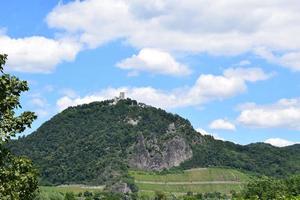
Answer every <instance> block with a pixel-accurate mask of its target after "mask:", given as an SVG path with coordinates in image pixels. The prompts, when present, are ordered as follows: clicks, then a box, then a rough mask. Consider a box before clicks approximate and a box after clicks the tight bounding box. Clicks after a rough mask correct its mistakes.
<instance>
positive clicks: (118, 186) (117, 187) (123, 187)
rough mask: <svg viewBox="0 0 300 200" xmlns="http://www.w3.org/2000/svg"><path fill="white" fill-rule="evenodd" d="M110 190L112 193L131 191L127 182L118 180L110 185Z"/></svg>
mask: <svg viewBox="0 0 300 200" xmlns="http://www.w3.org/2000/svg"><path fill="white" fill-rule="evenodd" d="M110 190H111V191H112V192H114V193H123V194H126V193H131V190H130V188H129V187H128V185H127V183H122V182H118V183H115V184H114V185H112V186H111V188H110Z"/></svg>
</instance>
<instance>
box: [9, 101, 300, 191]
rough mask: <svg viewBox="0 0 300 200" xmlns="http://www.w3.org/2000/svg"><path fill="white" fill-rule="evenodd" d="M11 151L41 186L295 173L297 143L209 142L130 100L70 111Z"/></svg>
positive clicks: (182, 122) (299, 159) (299, 157)
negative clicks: (30, 165)
mask: <svg viewBox="0 0 300 200" xmlns="http://www.w3.org/2000/svg"><path fill="white" fill-rule="evenodd" d="M9 146H10V148H11V149H12V150H13V152H15V153H17V154H19V155H26V156H28V157H30V158H31V159H32V160H33V161H34V163H35V164H36V165H37V167H38V168H39V169H40V173H41V179H42V183H44V184H45V183H51V184H68V183H77V184H78V183H84V184H94V185H95V184H97V185H98V184H103V183H106V184H107V183H113V182H116V181H120V180H121V181H127V182H128V180H129V179H130V178H129V177H128V169H129V168H133V169H136V168H138V169H144V170H163V169H169V168H172V167H177V168H179V169H188V168H194V167H208V166H218V167H221V166H222V167H224V166H225V167H231V168H237V169H242V170H246V171H250V172H254V173H258V174H265V175H271V176H286V175H292V174H297V173H300V145H294V146H290V147H286V148H276V147H273V146H271V145H267V144H263V143H257V144H251V145H246V146H241V145H236V144H234V143H231V142H223V141H220V140H215V139H214V138H213V137H211V136H202V135H201V134H199V133H198V132H196V131H195V130H194V129H193V127H192V126H191V124H190V122H189V121H188V120H186V119H183V118H181V117H180V116H178V115H175V114H171V113H167V112H165V111H164V110H162V109H157V108H154V107H151V106H147V105H145V104H140V103H137V102H136V101H135V100H131V99H126V100H120V101H119V102H118V103H116V104H115V103H114V102H113V100H107V101H103V102H94V103H90V104H86V105H81V106H76V107H70V108H68V109H66V110H64V111H63V112H61V113H59V114H57V115H56V116H54V117H53V118H52V119H51V120H49V121H47V122H45V123H44V124H43V125H42V126H41V127H40V128H39V129H38V130H37V131H35V132H33V133H32V134H30V135H28V136H27V137H23V138H20V139H18V140H17V141H13V142H12V143H10V144H9ZM129 182H130V181H129Z"/></svg>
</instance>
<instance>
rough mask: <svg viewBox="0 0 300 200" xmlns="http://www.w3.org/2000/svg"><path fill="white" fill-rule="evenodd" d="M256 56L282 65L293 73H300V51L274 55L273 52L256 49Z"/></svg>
mask: <svg viewBox="0 0 300 200" xmlns="http://www.w3.org/2000/svg"><path fill="white" fill-rule="evenodd" d="M256 54H257V55H259V56H261V57H262V58H264V59H266V60H267V61H268V62H271V63H275V64H278V65H282V66H284V67H287V68H289V69H291V70H292V71H300V50H297V51H289V52H285V53H281V54H279V55H274V53H272V52H271V51H268V50H266V49H264V48H259V49H256Z"/></svg>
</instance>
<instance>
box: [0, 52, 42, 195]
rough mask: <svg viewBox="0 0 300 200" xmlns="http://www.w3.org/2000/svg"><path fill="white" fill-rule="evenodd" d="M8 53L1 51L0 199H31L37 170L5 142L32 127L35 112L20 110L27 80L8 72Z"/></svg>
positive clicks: (36, 185) (35, 185)
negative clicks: (16, 154) (9, 148)
mask: <svg viewBox="0 0 300 200" xmlns="http://www.w3.org/2000/svg"><path fill="white" fill-rule="evenodd" d="M6 59H7V55H1V54H0V74H1V76H0V199H1V200H19V199H20V200H31V199H33V196H34V192H35V191H36V189H37V187H38V181H37V172H36V170H35V169H34V168H33V165H32V163H31V161H30V160H28V159H26V158H23V157H17V156H14V155H12V154H11V153H10V152H9V151H8V150H7V149H6V148H5V144H6V143H7V142H8V141H9V140H11V138H12V137H15V136H16V134H18V133H21V132H23V131H24V130H25V129H26V128H27V127H30V125H31V123H32V122H33V120H35V119H36V116H35V114H34V113H32V112H23V113H21V114H20V115H17V114H16V110H17V109H20V108H21V104H20V95H21V93H22V92H24V91H27V90H28V89H29V88H28V85H27V82H26V81H21V80H19V79H18V78H17V77H15V76H11V75H9V74H6V73H4V69H3V67H4V65H5V62H6Z"/></svg>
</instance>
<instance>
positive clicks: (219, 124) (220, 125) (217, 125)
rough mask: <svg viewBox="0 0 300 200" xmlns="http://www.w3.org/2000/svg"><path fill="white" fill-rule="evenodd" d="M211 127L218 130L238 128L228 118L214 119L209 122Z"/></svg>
mask: <svg viewBox="0 0 300 200" xmlns="http://www.w3.org/2000/svg"><path fill="white" fill-rule="evenodd" d="M209 128H210V129H216V130H230V131H234V130H236V128H235V125H234V124H233V123H231V122H229V121H228V120H226V119H217V120H214V121H212V122H211V123H210V124H209Z"/></svg>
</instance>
